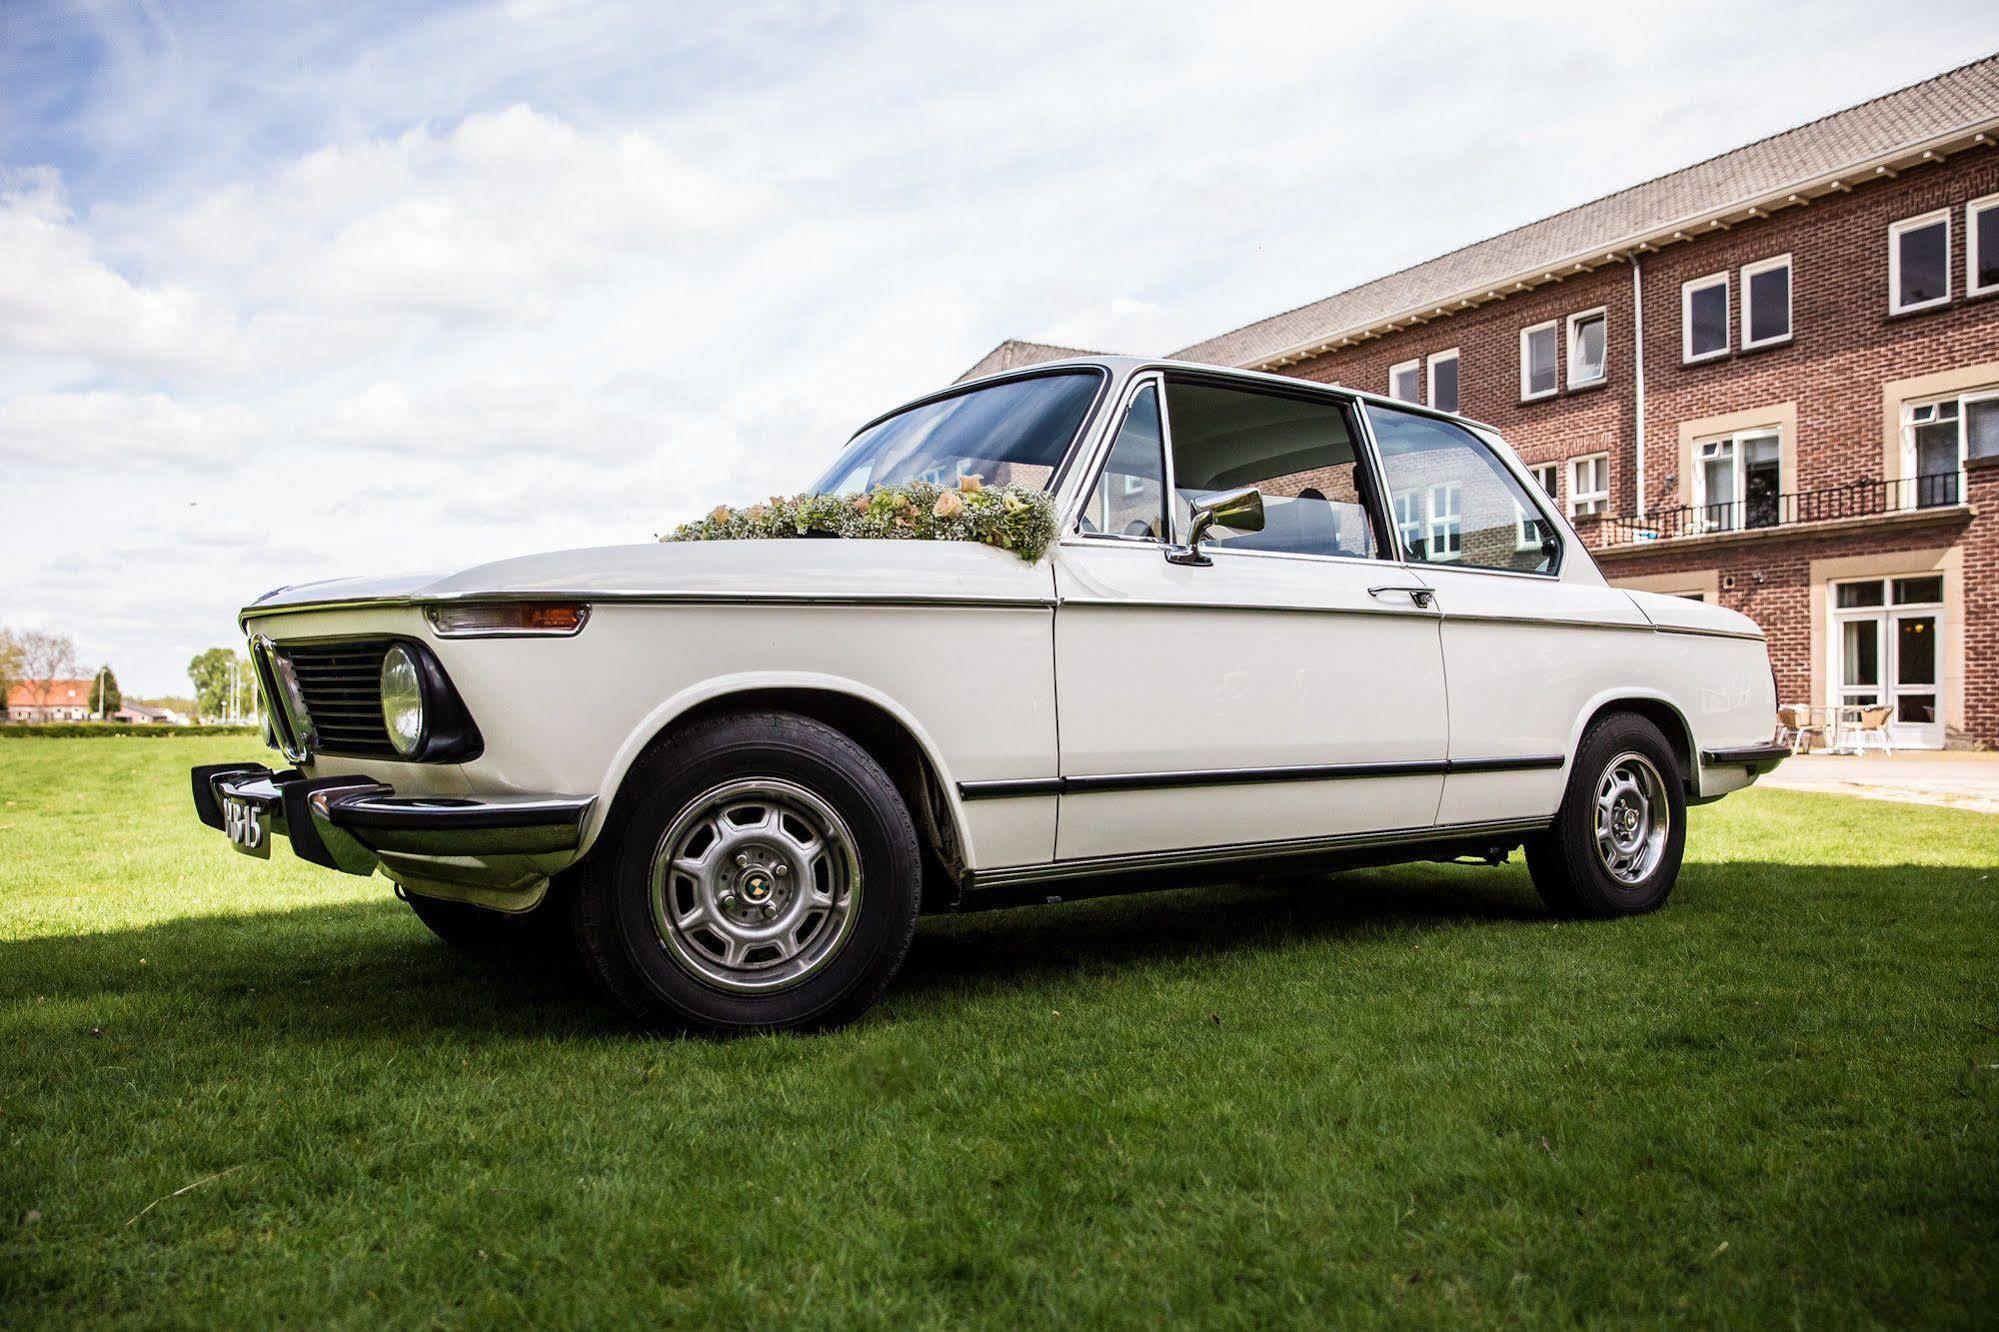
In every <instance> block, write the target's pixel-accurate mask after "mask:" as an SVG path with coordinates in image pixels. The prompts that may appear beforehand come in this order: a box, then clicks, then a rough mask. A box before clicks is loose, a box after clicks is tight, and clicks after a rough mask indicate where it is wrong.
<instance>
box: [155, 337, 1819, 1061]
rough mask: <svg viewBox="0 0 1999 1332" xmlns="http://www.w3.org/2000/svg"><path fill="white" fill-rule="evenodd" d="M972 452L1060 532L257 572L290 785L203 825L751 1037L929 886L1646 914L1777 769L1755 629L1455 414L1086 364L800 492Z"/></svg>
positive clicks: (1316, 391)
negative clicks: (1288, 877)
mask: <svg viewBox="0 0 1999 1332" xmlns="http://www.w3.org/2000/svg"><path fill="white" fill-rule="evenodd" d="M973 475H976V476H983V477H985V478H986V479H987V480H988V481H993V480H996V479H1003V480H1006V481H1008V482H1011V483H1013V484H1016V485H1027V486H1031V487H1036V488H1039V489H1043V490H1045V491H1046V493H1047V494H1048V495H1049V496H1050V497H1051V498H1052V500H1053V503H1054V512H1055V516H1056V522H1057V528H1056V538H1055V540H1054V541H1053V543H1052V544H1051V545H1050V546H1049V548H1048V550H1047V552H1046V554H1045V555H1042V556H1041V557H1039V558H1037V559H1034V560H1032V561H1029V560H1027V559H1023V558H1021V556H1020V555H1019V554H1018V553H1017V552H1014V551H1008V550H1000V549H996V548H994V547H992V546H989V545H981V544H975V543H970V542H953V541H927V540H743V541H723V542H691V543H665V544H662V543H651V544H645V545H630V546H612V547H605V548H602V549H593V550H574V551H566V552H561V553H556V554H549V555H537V556H530V557H527V558H523V559H516V560H507V561H503V562H500V563H497V564H489V565H485V566H482V567H480V568H475V569H470V570H467V571H465V572H463V573H458V574H453V575H450V576H445V577H435V576H433V577H415V578H407V579H395V580H382V581H347V582H334V583H320V584H315V585H311V586H304V587H294V588H287V589H281V590H279V591H278V592H275V593H272V594H270V595H267V596H265V597H263V598H261V599H260V600H258V601H257V602H256V603H254V604H253V605H251V606H249V607H248V608H247V609H245V610H244V612H243V614H242V624H243V627H244V629H245V631H246V632H247V633H248V635H249V637H250V641H251V647H252V654H253V657H254V660H255V662H256V665H257V669H258V670H259V671H260V672H261V674H262V679H263V683H264V686H265V691H266V697H268V698H271V699H273V700H275V706H274V707H273V708H272V709H271V714H272V731H273V734H272V737H271V738H272V742H273V744H274V745H275V746H276V747H277V748H279V749H280V750H282V752H283V753H284V755H285V757H286V759H287V760H288V761H289V763H290V766H289V767H287V768H285V769H284V770H283V771H276V772H274V771H272V770H270V769H268V768H265V767H262V766H259V765H227V766H221V767H202V768H197V769H195V770H194V772H193V787H194V801H195V806H196V809H197V811H198V812H199V814H200V816H201V818H202V819H203V820H204V821H205V822H207V823H209V824H210V825H212V826H213V827H215V828H217V829H218V830H224V831H226V832H227V834H228V836H229V837H230V839H231V840H232V841H233V842H234V843H235V844H236V846H237V847H238V849H240V850H243V851H247V852H250V853H251V854H255V855H269V854H270V848H271V844H272V839H273V838H274V837H276V836H286V837H288V838H289V840H290V842H291V846H292V850H293V851H294V852H295V853H296V854H298V855H300V856H302V857H304V858H305V859H307V860H309V861H313V862H316V863H318V864H321V865H324V866H326V867H328V868H330V869H335V870H341V871H344V872H347V873H352V874H369V873H372V872H374V871H375V870H377V869H379V870H381V871H382V872H383V873H384V874H386V875H387V876H388V877H389V878H390V879H392V880H393V881H394V882H395V883H396V884H397V885H398V892H399V894H400V895H402V896H403V897H405V898H406V899H407V900H408V902H409V903H410V905H411V906H412V907H414V908H415V910H416V912H417V914H418V915H419V916H420V917H422V919H423V920H424V922H425V923H426V924H427V925H429V926H430V927H431V928H432V929H433V930H435V931H436V932H437V933H438V934H439V935H441V936H442V937H444V938H445V939H447V940H451V941H454V942H471V941H477V940H484V939H488V938H492V937H496V936H499V935H503V934H504V935H518V934H520V933H523V932H524V931H525V930H527V929H530V928H531V929H534V930H537V931H539V930H548V931H551V932H552V931H553V930H554V929H555V925H556V923H558V922H559V923H560V924H561V925H562V926H563V927H564V929H563V933H564V934H565V936H567V935H568V934H570V933H572V932H573V937H574V938H575V940H576V943H577V945H578V947H579V949H580V951H581V952H582V954H583V956H584V957H585V959H586V962H587V965H588V967H589V969H590V970H591V971H592V973H593V974H594V975H595V976H596V978H597V979H598V980H599V981H600V982H601V983H602V984H603V986H604V988H605V989H607V990H608V991H609V993H610V994H611V995H613V996H614V997H615V998H617V999H618V1000H620V1001H621V1002H622V1003H624V1004H625V1005H626V1006H628V1007H629V1008H630V1009H631V1010H632V1011H633V1012H634V1013H635V1014H637V1015H638V1016H640V1017H641V1018H643V1019H645V1020H647V1021H649V1022H652V1023H656V1024H659V1025H663V1026H674V1027H692V1028H696V1029H707V1030H736V1029H769V1028H782V1027H798V1026H815V1025H826V1024H828V1023H832V1022H837V1021H840V1020H843V1019H847V1018H851V1017H853V1016H854V1015H856V1014H858V1013H860V1012H861V1011H862V1010H864V1009H865V1008H867V1007H868V1006H869V1005H870V1004H871V1003H872V1002H873V1001H874V1000H875V999H876V998H878V997H879V996H880V995H881V993H882V991H883V989H884V988H885V987H886V986H887V985H888V983H889V981H890V980H891V978H892V977H893V976H894V975H895V972H896V970H897V967H898V966H899V965H900V964H901V962H902V960H903V957H904V954H905V953H906V951H907V950H908V948H909V946H910V941H911V938H912V935H913V933H914V930H915V927H916V920H917V917H918V915H919V913H921V912H923V911H935V910H965V909H976V908H980V907H986V906H998V905H1008V904H1018V903H1026V902H1054V901H1059V900H1061V899H1063V898H1068V897H1075V896H1082V895H1086V894H1089V893H1094V892H1103V891H1115V890H1129V889H1140V888H1156V887H1166V886H1171V885H1176V884H1181V883H1185V882H1188V881H1190V880H1194V879H1209V880H1223V879H1241V878H1244V877H1247V876H1251V875H1255V874H1267V873H1272V872H1282V873H1285V874H1296V873H1298V872H1301V871H1318V870H1324V869H1332V868H1338V867H1342V866H1351V865H1356V864H1380V863H1387V862H1393V861H1405V860H1420V859H1438V858H1446V859H1448V858H1458V857H1472V858H1479V859H1485V860H1489V861H1494V862H1497V861H1498V860H1500V859H1501V858H1503V857H1504V856H1506V855H1507V854H1508V853H1509V852H1510V851H1512V850H1513V849H1514V848H1517V847H1521V846H1524V847H1525V848H1526V855H1527V864H1528V866H1529V868H1530V870H1531V872H1532V874H1533V878H1534V882H1535V884H1536V886H1537V887H1538V888H1539V890H1540V892H1541V894H1542V896H1543V897H1544V898H1545V899H1546V901H1547V903H1548V905H1549V906H1550V907H1551V908H1552V909H1554V910H1556V911H1560V912H1564V913H1572V914H1577V915H1583V916H1600V917H1601V916H1616V915H1623V914H1628V913H1634V912H1641V911H1648V910H1651V909H1653V908H1655V907H1657V906H1659V905H1660V904H1661V903H1663V902H1664V901H1665V899H1666V896H1667V894H1668V893H1669V892H1670V891H1671V890H1672V887H1673V882H1674V879H1675V878H1676V876H1677V874H1678V872H1679V866H1680V855H1681V847H1682V844H1683V842H1684V839H1685V836H1686V810H1687V807H1688V806H1689V805H1692V804H1697V803H1700V802H1703V801H1708V800H1713V799H1715V798H1716V797H1718V796H1721V795H1723V794H1725V793H1727V792H1729V791H1733V790H1736V789H1738V788H1740V787H1743V786H1746V785H1747V784H1749V783H1750V782H1751V781H1753V780H1754V779H1755V778H1756V776H1757V775H1758V774H1759V773H1761V772H1764V771H1766V770H1767V769H1768V768H1769V767H1771V766H1773V765H1774V764H1775V763H1776V762H1777V761H1778V759H1779V758H1780V757H1782V755H1783V753H1784V751H1783V750H1781V749H1779V748H1776V747H1774V746H1773V745H1772V744H1771V738H1772V734H1773V730H1774V724H1775V704H1776V699H1775V687H1774V683H1773V680H1772V676H1771V671H1770V666H1769V662H1768V659H1767V656H1766V653H1765V648H1764V642H1763V637H1762V634H1761V633H1760V632H1759V631H1758V630H1757V628H1756V626H1755V625H1754V624H1753V623H1752V622H1751V621H1749V620H1747V619H1745V618H1744V617H1743V616H1741V615H1737V614H1735V613H1733V612H1731V611H1728V610H1725V609H1722V608H1720V607H1717V606H1711V605H1703V604H1701V603H1699V602H1695V601H1689V600H1683V599H1679V598H1674V597H1663V596H1652V595H1647V594H1644V593H1636V592H1625V591H1620V590H1617V589H1614V588H1612V587H1609V586H1608V585H1606V584H1605V582H1604V580H1603V577H1602V576H1601V575H1600V574H1599V573H1598V572H1597V569H1596V567H1595V565H1594V564H1592V563H1591V560H1590V557H1589V555H1588V553H1587V552H1586V551H1585V550H1584V548H1583V546H1582V543H1581V542H1580V541H1578V540H1577V538H1576V536H1575V533H1574V532H1573V531H1572V530H1570V528H1569V527H1568V525H1567V524H1566V523H1565V522H1564V521H1563V520H1562V518H1561V516H1560V515H1558V514H1557V513H1555V512H1554V510H1553V509H1552V508H1551V507H1550V506H1549V504H1548V503H1547V499H1546V497H1545V496H1544V495H1542V494H1540V493H1539V492H1538V490H1537V489H1536V488H1535V486H1534V484H1533V482H1532V481H1531V480H1530V479H1529V478H1528V476H1527V474H1526V473H1525V472H1524V471H1523V470H1522V469H1521V467H1520V464H1519V462H1518V461H1517V459H1516V458H1515V457H1514V456H1513V454H1512V452H1511V451H1510V450H1509V449H1507V447H1506V446H1505V445H1504V444H1503V443H1501V441H1500V440H1499V439H1498V438H1497V436H1496V435H1495V434H1494V432H1493V431H1491V430H1490V429H1488V428H1486V427H1484V426H1480V425H1478V424H1476V423H1474V422H1471V421H1467V420H1465V419H1463V418H1460V417H1454V416H1448V415H1442V414H1439V413H1435V412H1431V411H1426V410H1424V409H1423V408H1421V407H1415V406H1411V405H1409V404H1406V403H1401V402H1395V401H1390V400H1386V399H1381V398H1377V397H1374V396H1371V395H1368V394H1364V393H1355V392H1351V391H1347V390H1342V389H1337V388H1329V387H1324V386H1319V385H1314V384H1308V383H1302V382H1299V381H1296V380H1291V379H1283V378H1278V377H1274V376H1268V375H1258V374H1250V373H1244V372H1237V371H1224V370H1217V369H1214V368H1211V367H1205V366H1194V365H1184V364H1174V363H1162V362H1149V361H1140V360H1129V359H1121V358H1090V359H1081V360H1074V361H1066V362H1060V363H1056V364H1053V365H1046V366H1039V367H1036V368H1034V369H1032V370H1029V371H1025V372H1021V373H1014V374H1008V375H1000V376H994V377H992V378H988V379H984V380H979V381H976V382H974V383H970V384H964V385H959V386H955V387H953V388H951V389H948V390H946V391H944V392H942V393H938V394H935V395H933V396H931V397H927V398H924V399H921V400H919V401H917V402H914V403H911V404H909V405H907V406H905V407H902V408H899V409H897V410H896V411H894V412H891V413H889V414H888V415H886V416H883V417H881V418H879V419H877V420H876V421H874V422H871V423H870V424H869V425H867V426H866V427H864V428H863V429H862V430H861V431H860V432H859V433H858V434H856V435H855V436H854V438H853V439H852V441H850V442H849V443H848V445H847V446H846V448H845V450H844V451H842V452H841V453H840V455H839V456H838V457H837V458H836V459H835V460H834V461H833V463H832V465H831V466H830V468H829V469H828V471H827V473H826V475H825V476H824V477H822V478H821V479H820V480H819V482H818V483H817V484H816V485H815V486H814V487H812V488H811V492H810V493H824V494H844V493H866V492H870V491H875V490H878V489H879V488H882V487H892V486H897V485H906V484H909V483H911V482H914V481H917V480H920V479H923V478H931V479H937V478H943V479H946V480H947V481H948V480H949V479H950V478H956V477H960V476H973ZM558 908H559V910H558ZM523 922H532V925H524V924H523Z"/></svg>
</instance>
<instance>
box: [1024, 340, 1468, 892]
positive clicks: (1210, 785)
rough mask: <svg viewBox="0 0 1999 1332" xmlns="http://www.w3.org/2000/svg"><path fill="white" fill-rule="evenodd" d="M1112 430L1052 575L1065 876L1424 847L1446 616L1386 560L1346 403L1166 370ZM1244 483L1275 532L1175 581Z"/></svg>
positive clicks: (1143, 383) (1239, 541)
mask: <svg viewBox="0 0 1999 1332" xmlns="http://www.w3.org/2000/svg"><path fill="white" fill-rule="evenodd" d="M1120 410H1121V412H1122V415H1121V416H1120V417H1119V418H1117V423H1116V424H1115V425H1114V426H1113V431H1112V435H1111V443H1110V445H1109V446H1108V448H1107V449H1106V451H1105V457H1104V461H1103V463H1102V465H1101V468H1100V470H1099V472H1098V475H1097V476H1096V477H1095V478H1094V480H1093V481H1091V482H1090V483H1089V484H1088V489H1087V492H1086V499H1085V501H1084V503H1083V505H1082V509H1081V513H1080V514H1079V515H1078V517H1077V518H1076V520H1075V522H1074V524H1073V527H1072V530H1070V531H1069V532H1068V533H1067V534H1066V535H1065V536H1064V537H1063V538H1062V540H1061V541H1060V542H1059V543H1058V546H1057V549H1056V556H1055V580H1056V594H1057V608H1056V614H1055V667H1056V682H1057V698H1056V714H1057V721H1058V730H1059V746H1060V751H1061V763H1062V771H1061V792H1062V794H1061V798H1060V804H1059V809H1058V817H1057V832H1056V846H1057V856H1058V858H1059V859H1063V860H1075V859H1082V858H1091V857H1134V856H1138V857H1142V856H1147V855H1151V854H1155V853H1163V852H1182V853H1184V852H1187V851H1189V850H1191V849H1206V848H1236V849H1240V848H1244V847H1263V846H1268V845H1269V844H1272V843H1312V842H1317V841H1321V840H1328V839H1341V838H1347V837H1354V836H1359V835H1364V834H1380V833H1393V832H1396V831H1400V830H1427V829H1428V828H1429V827H1430V826H1431V825H1432V822H1433V820H1434V818H1435V814H1436V807H1437V801H1438V797H1439V795H1440V792H1441V789H1442V772H1443V760H1444V757H1445V749H1446V745H1447V743H1448V734H1447V726H1446V718H1445V698H1444V679H1443V659H1442V651H1441V647H1440V644H1439V639H1438V626H1437V613H1436V611H1435V610H1434V609H1433V608H1432V607H1431V605H1430V604H1429V601H1430V599H1429V597H1428V595H1427V593H1428V589H1427V587H1426V585H1425V583H1424V581H1423V579H1422V578H1421V577H1420V575H1418V574H1417V573H1415V572H1413V571H1411V570H1409V569H1407V568H1404V567H1400V566H1398V565H1397V564H1396V563H1395V562H1394V561H1393V560H1392V559H1390V558H1388V557H1389V556H1390V555H1391V554H1392V547H1391V546H1390V545H1389V544H1388V542H1387V534H1386V532H1385V530H1384V526H1383V519H1382V516H1381V506H1380V498H1379V490H1378V488H1377V486H1376V484H1375V481H1374V478H1373V474H1372V466H1371V464H1370V463H1369V461H1368V458H1367V454H1366V451H1365V448H1364V445H1363V443H1362V439H1361V434H1360V427H1359V423H1358V418H1357V416H1356V414H1355V409H1354V407H1353V406H1352V404H1351V403H1350V402H1348V401H1346V400H1345V399H1344V398H1342V397H1340V396H1337V395H1332V394H1328V393H1326V392H1324V391H1323V390H1316V389H1304V388H1300V389H1299V390H1297V391H1295V392H1293V391H1286V390H1281V389H1265V388H1262V387H1260V386H1250V385H1246V384H1245V382H1244V381H1242V380H1236V379H1231V378H1228V377H1204V376H1200V375H1195V374H1182V373H1178V372H1169V373H1155V374H1151V375H1146V376H1142V377H1140V378H1138V379H1136V380H1135V381H1133V382H1132V383H1131V385H1130V386H1129V387H1128V390H1127V393H1126V396H1125V400H1124V402H1123V403H1122V405H1121V408H1120ZM1247 485H1254V486H1257V487H1258V488H1259V489H1260V490H1261V491H1262V493H1263V496H1264V502H1265V506H1266V521H1265V526H1264V528H1263V530H1262V531H1260V532H1253V533H1251V532H1230V531H1227V530H1222V529H1217V530H1216V531H1215V532H1214V534H1213V538H1212V539H1211V540H1209V541H1207V542H1205V543H1204V544H1203V546H1202V552H1203V553H1204V554H1205V555H1206V557H1207V562H1205V563H1202V564H1188V563H1175V562H1172V561H1169V559H1168V558H1167V555H1168V552H1169V550H1170V549H1171V548H1172V542H1173V541H1174V540H1175V539H1176V538H1182V537H1184V536H1185V534H1186V531H1187V523H1188V518H1189V516H1190V515H1191V512H1192V506H1193V504H1194V503H1197V502H1199V501H1201V500H1202V499H1204V498H1206V497H1207V496H1209V495H1211V494H1214V493H1218V492H1221V491H1224V490H1228V489H1232V488H1235V487H1239V486H1247Z"/></svg>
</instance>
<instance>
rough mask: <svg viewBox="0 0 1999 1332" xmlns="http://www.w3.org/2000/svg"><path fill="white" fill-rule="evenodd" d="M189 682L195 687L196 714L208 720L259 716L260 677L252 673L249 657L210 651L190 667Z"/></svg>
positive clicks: (220, 650) (195, 660)
mask: <svg viewBox="0 0 1999 1332" xmlns="http://www.w3.org/2000/svg"><path fill="white" fill-rule="evenodd" d="M187 678H188V679H189V680H190V681H191V682H192V683H193V685H194V706H195V711H196V713H198V714H199V715H200V716H201V717H202V718H203V719H204V720H206V719H208V718H212V717H228V718H230V719H232V720H234V719H236V718H242V717H254V716H256V715H257V712H258V710H259V707H260V704H259V702H258V698H257V673H256V672H255V671H253V670H251V669H250V659H249V658H248V657H245V656H243V655H242V654H240V653H236V652H231V651H230V650H229V649H228V648H219V647H218V648H210V649H208V651H206V652H203V653H199V654H197V655H196V656H195V658H194V660H193V661H190V662H189V663H188V664H187Z"/></svg>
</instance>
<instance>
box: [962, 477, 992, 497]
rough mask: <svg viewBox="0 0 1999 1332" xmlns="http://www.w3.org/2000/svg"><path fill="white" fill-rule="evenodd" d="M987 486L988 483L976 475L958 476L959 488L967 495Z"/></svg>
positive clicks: (974, 493) (976, 492)
mask: <svg viewBox="0 0 1999 1332" xmlns="http://www.w3.org/2000/svg"><path fill="white" fill-rule="evenodd" d="M985 488H986V483H985V482H983V481H981V480H979V478H978V477H976V476H961V477H959V478H958V489H960V490H962V491H964V492H965V493H966V494H967V495H976V494H978V493H979V492H980V491H981V490H984V489H985Z"/></svg>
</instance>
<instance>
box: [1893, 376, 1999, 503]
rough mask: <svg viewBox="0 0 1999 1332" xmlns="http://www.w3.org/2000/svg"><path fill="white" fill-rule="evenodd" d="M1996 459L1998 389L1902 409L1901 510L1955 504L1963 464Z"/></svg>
mask: <svg viewBox="0 0 1999 1332" xmlns="http://www.w3.org/2000/svg"><path fill="white" fill-rule="evenodd" d="M1991 457H1999V386H1995V387H1990V388H1982V389H1976V390H1973V391H1972V392H1969V393H1960V394H1957V395H1956V396H1954V397H1949V398H1937V399H1932V400H1929V401H1925V402H1909V403H1904V404H1902V496H1901V506H1900V507H1902V508H1905V509H1931V508H1937V507H1940V506H1946V505H1952V504H1959V503H1962V502H1963V496H1964V464H1965V462H1966V460H1967V459H1971V458H1991Z"/></svg>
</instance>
